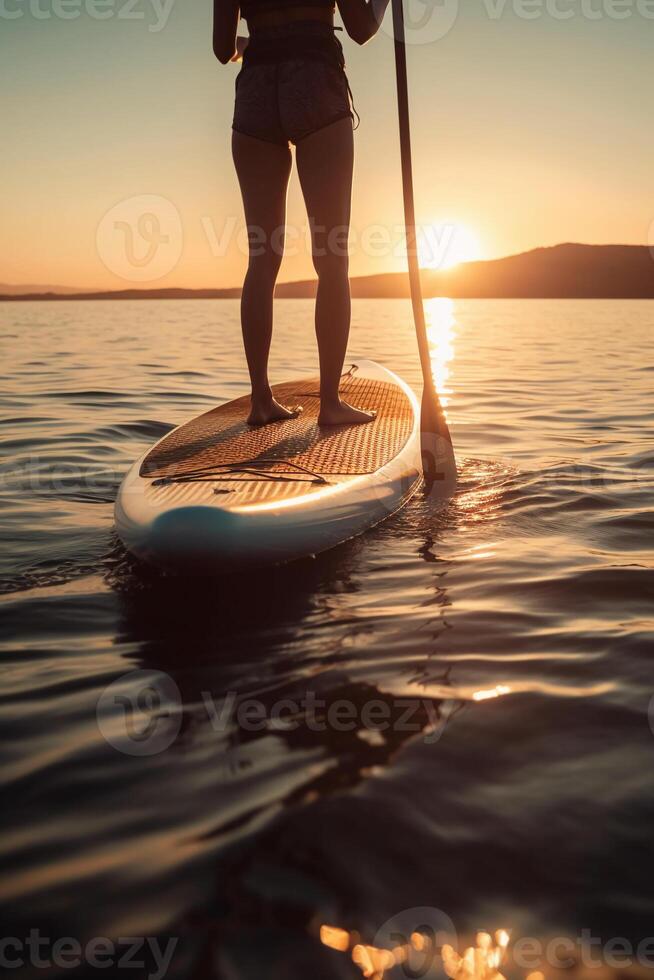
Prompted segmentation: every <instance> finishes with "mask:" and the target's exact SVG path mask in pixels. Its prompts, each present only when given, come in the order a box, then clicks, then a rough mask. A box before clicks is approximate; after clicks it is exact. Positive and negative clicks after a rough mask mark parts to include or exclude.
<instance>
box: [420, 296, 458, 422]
mask: <svg viewBox="0 0 654 980" xmlns="http://www.w3.org/2000/svg"><path fill="white" fill-rule="evenodd" d="M425 318H426V320H427V339H428V340H429V350H430V358H431V371H432V376H433V378H434V383H435V385H436V390H437V392H438V394H439V397H440V401H441V405H442V406H443V408H445V406H446V405H447V403H448V401H449V398H448V394H450V393H451V389H450V388H448V386H447V382H448V380H449V377H450V363H451V361H452V359H453V357H454V335H455V329H456V318H455V316H454V301H453V300H451V299H449V298H448V297H447V296H433V297H432V298H431V299H428V300H426V301H425Z"/></svg>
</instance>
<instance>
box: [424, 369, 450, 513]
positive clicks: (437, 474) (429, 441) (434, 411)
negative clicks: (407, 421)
mask: <svg viewBox="0 0 654 980" xmlns="http://www.w3.org/2000/svg"><path fill="white" fill-rule="evenodd" d="M420 452H421V455H422V471H423V476H424V480H425V491H426V493H427V494H429V495H430V496H431V495H432V494H433V496H434V497H451V496H452V494H453V493H454V491H455V490H456V481H457V472H456V460H455V458H454V449H453V447H452V439H451V436H450V430H449V429H448V427H447V422H446V420H445V415H444V413H443V409H442V407H441V404H440V402H439V400H438V395H437V394H436V392H435V391H429V389H428V387H427V386H426V387H425V389H424V390H423V393H422V404H421V406H420Z"/></svg>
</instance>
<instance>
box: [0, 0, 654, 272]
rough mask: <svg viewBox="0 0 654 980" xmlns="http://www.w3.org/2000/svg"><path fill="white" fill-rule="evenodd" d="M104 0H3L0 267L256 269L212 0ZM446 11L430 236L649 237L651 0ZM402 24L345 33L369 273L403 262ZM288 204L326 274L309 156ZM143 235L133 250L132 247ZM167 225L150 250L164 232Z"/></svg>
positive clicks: (420, 113) (511, 0)
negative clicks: (304, 181) (364, 34)
mask: <svg viewBox="0 0 654 980" xmlns="http://www.w3.org/2000/svg"><path fill="white" fill-rule="evenodd" d="M95 2H96V4H97V6H91V4H92V0H38V2H37V0H3V4H2V5H1V6H2V12H0V20H1V21H2V23H1V25H0V103H2V109H1V116H2V120H3V131H4V137H5V138H4V140H3V152H2V156H1V158H0V168H1V173H2V189H1V191H0V193H1V195H2V222H1V223H0V282H4V283H39V284H42V283H47V284H56V285H62V286H78V287H82V288H94V287H98V288H125V287H128V286H134V285H137V286H141V287H147V286H189V287H192V286H231V285H236V284H238V282H239V280H240V279H241V277H242V274H243V271H244V268H245V262H246V259H245V249H244V240H243V234H242V230H243V229H242V217H241V205H240V198H239V194H238V187H237V183H236V178H235V175H234V172H233V167H232V162H231V157H230V152H229V142H230V125H231V115H232V103H233V89H234V78H235V76H236V74H237V71H238V67H237V66H235V65H230V66H228V67H226V68H225V67H223V66H221V65H219V64H218V62H217V61H216V60H215V59H214V57H213V54H212V51H211V3H210V2H209V0H202V2H200V0H174V2H172V4H171V0H154V2H153V0H137V2H136V3H134V2H133V0H130V5H129V8H128V6H127V3H126V0H115V2H114V0H102V3H100V0H95ZM412 3H414V5H415V11H416V13H418V12H420V10H421V9H422V8H421V5H420V4H419V3H418V0H412ZM448 4H449V8H448ZM453 4H454V6H453ZM130 10H131V13H130ZM434 10H436V14H435V15H436V16H440V17H444V16H445V15H446V14H447V16H449V14H452V13H453V12H454V13H455V14H456V16H455V17H454V18H453V23H452V26H451V27H450V29H449V30H448V31H444V30H443V33H444V36H442V37H439V38H436V39H433V40H431V41H428V42H427V43H414V44H412V45H411V46H410V48H409V52H408V58H409V69H410V86H411V109H412V125H413V139H414V169H415V183H416V197H417V212H418V219H419V221H420V222H421V223H422V224H423V225H425V226H427V227H432V228H435V229H436V230H435V232H433V233H432V234H433V236H434V237H432V239H431V245H432V246H433V245H434V244H436V245H438V241H439V235H440V234H441V232H442V231H443V225H445V226H446V228H445V230H444V234H445V235H446V236H447V235H448V234H449V232H448V230H447V229H448V228H450V226H452V227H456V228H458V229H464V231H459V232H457V234H458V235H459V239H460V240H459V245H458V246H456V247H454V253H455V254H454V257H457V258H469V257H474V256H475V255H477V256H478V257H481V258H492V257H496V256H501V255H505V254H509V253H512V252H517V251H522V250H524V249H528V248H532V247H535V246H538V245H553V244H556V243H558V242H562V241H582V242H597V243H599V242H624V243H638V244H643V243H646V242H647V240H648V234H649V226H650V223H651V222H652V220H653V219H654V191H653V189H652V162H653V161H654V127H653V126H652V120H651V81H652V73H651V72H652V41H653V40H654V2H649V3H648V2H647V0H641V2H640V3H636V0H634V2H633V3H632V2H630V0H556V4H554V0H548V2H547V4H546V3H545V0H543V2H542V3H540V0H530V2H529V3H524V7H523V6H522V2H521V3H520V4H518V2H517V0H506V3H504V4H502V0H486V2H484V0H461V2H460V4H459V9H458V12H457V11H456V5H455V0H441V3H440V12H438V9H437V8H434ZM557 11H558V12H559V15H560V13H561V12H572V16H569V17H568V16H567V15H566V16H565V17H564V18H562V17H561V16H555V14H556V12H557ZM62 13H63V14H65V16H66V18H70V19H65V18H64V17H62V16H61V14H62ZM100 13H101V14H102V17H103V18H105V19H98V17H99V15H100ZM525 13H528V16H525ZM625 14H626V15H627V16H625ZM75 15H77V16H75ZM534 15H536V16H534ZM389 25H390V13H389V14H388V15H387V21H386V29H387V31H386V32H385V33H380V35H378V37H377V38H375V39H374V40H373V41H372V42H371V43H370V44H368V45H367V46H365V47H364V48H359V47H357V46H356V45H355V44H354V43H353V42H351V41H349V39H347V38H345V39H344V46H345V52H346V59H347V63H348V74H349V77H350V82H351V85H352V89H353V91H354V96H355V103H356V107H357V109H358V111H359V113H360V115H361V118H362V123H361V126H360V128H359V130H358V131H357V134H356V148H357V168H356V174H355V187H354V209H353V242H352V261H351V271H352V274H353V275H361V274H367V273H372V272H385V271H395V270H398V269H400V268H402V265H403V259H402V250H401V247H399V241H400V227H401V221H402V208H401V201H402V199H401V185H400V169H399V150H398V141H397V121H396V103H395V89H394V84H395V83H394V74H393V51H392V42H391V38H390V37H389V34H388V30H389ZM341 36H342V35H341ZM162 199H163V201H162ZM125 201H127V202H128V203H127V204H124V203H121V202H125ZM152 215H153V216H154V221H155V224H156V227H155V226H153V224H152V220H153V219H152V218H151V217H148V216H152ZM139 218H141V219H142V223H141V224H139V225H137V226H135V225H134V222H137V221H138V219H139ZM288 222H289V224H290V225H291V226H293V227H294V228H295V229H297V232H296V237H297V241H294V242H293V244H292V247H291V252H292V254H290V255H288V257H287V258H286V259H285V262H284V265H283V267H282V274H281V279H282V280H291V279H297V278H304V277H307V276H309V275H312V268H311V263H310V258H309V253H308V249H307V246H306V243H305V227H306V219H305V216H304V211H303V205H302V200H301V197H300V194H299V188H298V184H297V176H296V175H295V174H294V175H293V178H292V184H291V189H290V194H289V211H288ZM130 225H132V226H133V227H132V231H130V230H129V226H130ZM134 227H136V228H137V230H136V232H135V231H134ZM112 236H113V238H112ZM116 236H117V237H116ZM126 236H128V237H129V236H131V245H130V247H131V248H132V253H130V254H132V256H133V258H134V261H133V262H132V261H126V260H125V257H124V255H123V256H122V258H121V256H120V254H119V251H120V249H119V247H118V246H119V244H120V245H121V246H122V247H123V251H124V248H125V242H126V240H127V239H126ZM161 236H163V237H164V238H165V239H166V241H165V243H164V247H162V249H161V250H160V253H159V254H158V257H157V259H156V261H154V262H152V263H149V262H148V260H147V250H148V247H149V245H148V242H151V241H154V242H155V245H156V244H157V242H160V241H161V240H163V239H162V237H161ZM442 241H443V240H442V239H441V244H442ZM117 243H118V244H117ZM428 251H429V246H428V248H427V252H428ZM423 258H425V261H426V262H427V264H436V263H437V261H438V259H439V256H438V255H436V256H435V257H434V258H435V261H433V262H430V256H429V255H428V254H426V253H425V252H423Z"/></svg>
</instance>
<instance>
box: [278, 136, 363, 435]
mask: <svg viewBox="0 0 654 980" xmlns="http://www.w3.org/2000/svg"><path fill="white" fill-rule="evenodd" d="M296 159H297V169H298V173H299V175H300V184H301V185H302V193H303V195H304V200H305V203H306V206H307V214H308V216H309V222H310V225H311V242H312V253H313V264H314V267H315V270H316V272H317V274H318V295H317V297H316V336H317V338H318V351H319V355H320V417H319V421H320V423H321V424H323V425H343V424H352V423H357V422H371V421H372V419H373V418H374V417H375V416H374V412H364V411H361V410H360V409H357V408H353V407H352V406H351V405H348V404H347V403H346V402H344V401H341V398H340V396H339V393H338V385H339V381H340V377H341V373H342V370H343V362H344V360H345V352H346V349H347V340H348V336H349V333H350V281H349V278H348V254H347V238H348V230H349V226H350V199H351V195H352V170H353V166H354V139H353V136H352V120H351V119H349V118H347V119H341V120H339V121H338V122H335V123H333V124H332V125H331V126H326V127H325V128H324V129H320V130H318V132H316V133H312V134H311V136H307V137H305V138H304V139H303V140H300V142H299V143H298V144H297V151H296Z"/></svg>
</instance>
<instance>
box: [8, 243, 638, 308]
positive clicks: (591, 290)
mask: <svg viewBox="0 0 654 980" xmlns="http://www.w3.org/2000/svg"><path fill="white" fill-rule="evenodd" d="M422 282H423V289H424V294H425V296H427V297H429V296H450V297H452V298H454V299H464V298H470V299H472V298H475V299H500V298H503V299H513V298H516V299H517V298H532V299H537V298H551V299H654V250H650V249H649V248H648V247H647V246H646V245H575V244H566V245H555V246H553V247H551V248H535V249H532V251H530V252H521V253H520V254H519V255H509V256H507V257H506V258H503V259H491V260H489V261H486V262H466V263H462V264H461V265H458V266H455V267H454V268H453V269H444V270H442V271H441V270H432V269H423V270H422ZM3 288H4V287H2V286H0V291H2V290H3ZM17 288H18V287H11V289H12V290H15V289H17ZM24 288H25V290H26V291H25V292H23V293H20V294H19V293H16V292H10V293H7V292H4V293H2V292H0V300H14V301H19V300H62V299H67V300H70V299H87V300H92V299H230V298H236V297H238V296H240V288H238V287H232V288H228V289H121V290H109V291H106V292H92V293H81V292H76V293H72V292H62V291H60V290H57V289H56V288H55V287H53V288H52V289H44V290H42V291H40V290H39V291H37V290H33V289H31V288H30V287H24ZM315 292H316V282H315V280H313V279H307V280H304V281H301V282H288V283H280V284H279V285H278V286H277V290H276V295H277V296H280V297H291V298H302V297H312V296H314V295H315ZM352 295H353V296H354V297H357V298H368V299H372V298H401V297H406V296H408V295H409V282H408V277H407V275H406V274H405V273H403V272H397V273H385V274H382V275H376V276H360V277H355V278H353V279H352Z"/></svg>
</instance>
